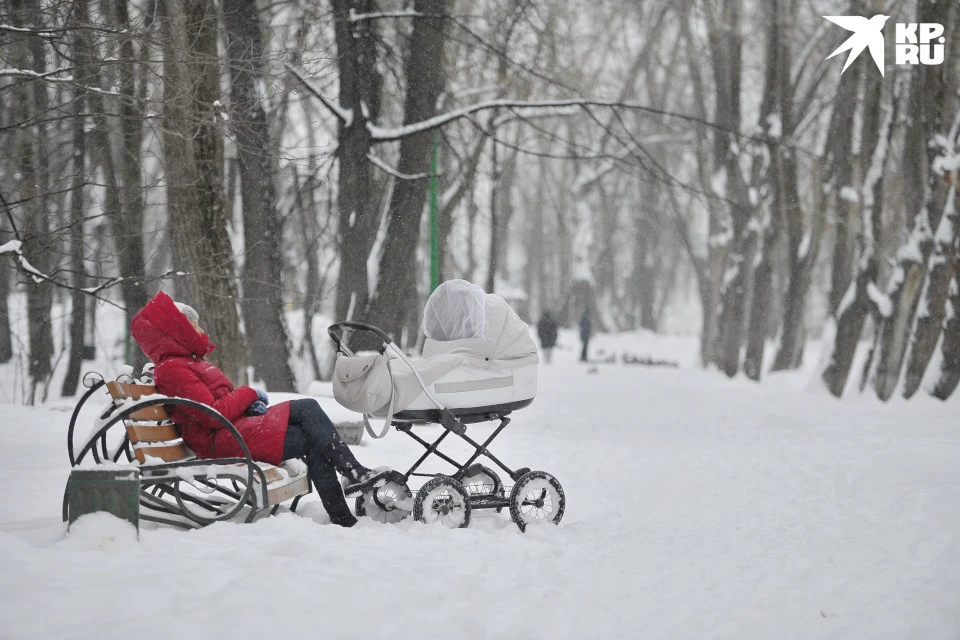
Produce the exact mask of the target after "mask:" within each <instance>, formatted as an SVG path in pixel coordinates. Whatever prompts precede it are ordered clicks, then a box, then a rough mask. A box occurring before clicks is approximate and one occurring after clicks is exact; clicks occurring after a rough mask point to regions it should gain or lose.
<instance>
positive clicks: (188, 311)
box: [173, 302, 200, 324]
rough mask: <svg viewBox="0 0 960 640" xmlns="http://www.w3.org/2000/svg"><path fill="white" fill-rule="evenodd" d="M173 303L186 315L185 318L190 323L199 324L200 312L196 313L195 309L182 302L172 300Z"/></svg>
mask: <svg viewBox="0 0 960 640" xmlns="http://www.w3.org/2000/svg"><path fill="white" fill-rule="evenodd" d="M173 304H175V305H176V306H177V309H180V312H181V313H182V314H183V315H185V316H187V320H189V321H190V322H191V324H200V314H199V313H197V310H196V309H194V308H193V307H191V306H190V305H188V304H183V303H182V302H174V303H173Z"/></svg>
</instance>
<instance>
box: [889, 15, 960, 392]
mask: <svg viewBox="0 0 960 640" xmlns="http://www.w3.org/2000/svg"><path fill="white" fill-rule="evenodd" d="M956 9H957V7H956V4H955V3H947V4H946V5H944V4H943V3H938V2H937V1H936V0H920V1H919V2H918V3H917V22H920V23H924V22H927V23H929V22H939V23H941V24H943V26H944V29H945V31H944V37H945V38H946V40H947V41H950V40H951V39H952V37H953V32H954V24H953V22H954V16H955V15H956V13H957V11H956ZM952 68H953V65H952V64H944V65H939V66H920V67H915V68H914V70H913V81H912V84H911V88H910V100H909V104H908V114H907V118H908V123H909V124H908V127H907V134H906V139H905V141H904V159H903V173H904V179H903V183H904V193H905V201H906V202H907V203H908V204H907V206H908V207H909V209H908V211H907V224H908V226H909V227H910V228H911V232H910V235H909V237H908V239H907V241H906V244H905V245H904V247H903V249H902V250H901V251H900V252H899V253H898V265H897V267H896V269H895V271H894V276H893V280H892V282H891V284H890V288H889V291H888V295H889V298H890V303H891V304H890V307H891V310H890V314H889V315H888V316H886V317H885V318H884V322H883V327H882V330H881V332H880V336H881V340H880V343H879V348H880V351H879V358H880V359H879V362H878V364H877V369H876V375H875V377H874V379H873V381H872V382H873V387H874V390H875V391H876V393H877V396H878V397H879V398H880V399H881V400H888V399H889V398H890V397H891V396H892V395H893V393H894V391H895V389H896V387H897V384H898V382H899V379H900V372H901V370H902V368H903V362H904V359H905V356H906V352H907V348H908V346H909V337H910V336H909V332H910V330H911V329H912V328H913V321H914V316H915V315H916V311H917V307H918V305H919V302H920V295H921V293H922V290H923V285H924V281H925V279H926V276H927V273H926V271H927V269H926V261H927V258H928V257H929V255H930V253H931V251H932V249H933V230H936V229H937V228H938V226H939V224H940V218H941V216H942V215H943V211H944V203H945V201H946V197H947V188H946V185H945V184H944V183H943V182H942V181H940V180H939V178H938V177H937V176H936V174H935V172H934V171H933V169H932V164H933V160H934V159H935V157H936V154H937V150H936V148H935V147H933V146H932V143H933V142H934V141H935V140H936V138H937V136H940V135H942V134H943V133H944V132H945V127H944V121H945V116H946V117H947V118H949V117H951V116H952V115H953V108H954V103H955V92H956V87H957V79H956V77H955V75H954V74H952V73H950V71H951V69H952Z"/></svg>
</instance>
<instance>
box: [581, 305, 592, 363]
mask: <svg viewBox="0 0 960 640" xmlns="http://www.w3.org/2000/svg"><path fill="white" fill-rule="evenodd" d="M580 342H581V343H582V344H583V349H582V350H581V351H580V362H586V361H587V347H588V346H590V307H587V308H586V309H584V311H583V315H582V316H580Z"/></svg>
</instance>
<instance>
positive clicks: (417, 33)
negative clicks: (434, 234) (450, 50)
mask: <svg viewBox="0 0 960 640" xmlns="http://www.w3.org/2000/svg"><path fill="white" fill-rule="evenodd" d="M447 8H448V1H447V0H417V1H416V2H415V3H414V10H415V11H416V12H417V13H419V14H425V15H427V16H445V15H446V13H447ZM446 29H447V21H446V20H445V19H444V18H443V17H419V18H414V23H413V34H412V36H411V40H410V53H409V57H408V58H407V63H406V65H405V66H406V70H405V76H406V78H407V82H406V89H407V95H406V100H405V104H404V123H405V124H409V123H413V122H420V121H423V120H427V119H429V118H432V117H433V116H434V115H436V113H437V99H438V98H439V96H440V92H441V91H443V87H444V84H445V82H446V72H445V68H444V56H443V48H444V43H445V40H446ZM433 136H434V134H433V132H432V131H425V132H422V133H416V134H413V135H409V136H405V137H404V138H402V139H401V140H400V160H399V163H398V170H399V172H400V173H402V174H405V175H415V174H424V173H429V170H430V151H431V148H432V144H433ZM427 187H428V182H427V181H426V180H423V179H418V180H398V181H397V183H396V184H395V185H394V188H393V194H392V196H391V198H390V204H389V206H388V209H387V216H388V220H389V222H388V224H389V226H388V229H387V234H386V240H385V241H384V245H383V253H382V255H381V258H380V281H379V282H378V283H377V289H376V292H375V293H374V295H373V298H372V299H371V300H370V308H369V311H368V313H367V316H366V317H367V320H368V321H369V322H371V323H372V324H374V325H376V326H378V327H380V328H381V329H383V330H384V331H386V332H387V333H392V335H393V336H394V337H396V338H399V337H400V335H401V332H402V330H403V326H404V322H405V321H406V320H407V318H406V314H405V313H398V310H403V309H407V304H409V303H410V302H411V301H415V300H417V289H416V275H415V274H416V262H415V259H416V252H415V251H414V250H413V247H415V246H416V244H417V238H418V236H419V233H420V220H421V218H422V214H423V209H424V203H425V202H426V196H427Z"/></svg>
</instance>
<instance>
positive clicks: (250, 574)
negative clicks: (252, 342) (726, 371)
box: [0, 352, 960, 640]
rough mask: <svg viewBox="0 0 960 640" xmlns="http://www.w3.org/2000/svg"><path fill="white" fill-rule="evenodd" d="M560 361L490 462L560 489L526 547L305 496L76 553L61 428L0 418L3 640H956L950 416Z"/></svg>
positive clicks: (957, 505)
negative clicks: (557, 502) (382, 518)
mask: <svg viewBox="0 0 960 640" xmlns="http://www.w3.org/2000/svg"><path fill="white" fill-rule="evenodd" d="M559 356H560V357H559V359H558V360H559V361H558V363H557V364H555V365H554V366H552V367H543V368H542V374H541V393H540V394H539V395H538V398H537V400H536V402H535V403H534V404H533V406H531V407H530V408H529V409H526V410H523V411H521V412H518V413H516V414H515V416H514V417H515V420H514V423H513V424H512V425H511V426H510V427H509V428H508V429H507V430H506V432H505V433H504V434H502V435H501V436H500V438H499V439H498V440H497V441H496V442H495V443H494V446H493V447H492V450H493V451H494V452H495V453H496V454H498V455H500V456H501V457H502V458H503V459H504V460H505V461H506V462H507V463H508V464H513V465H515V466H530V467H532V468H535V469H537V468H539V469H542V470H545V471H549V472H551V473H553V474H554V475H556V476H557V478H558V479H559V480H560V481H561V483H562V484H563V486H564V489H565V491H566V494H567V511H566V514H565V516H564V520H563V523H562V524H561V526H560V527H558V528H554V527H549V528H533V529H532V530H531V532H530V533H528V534H527V535H523V534H521V533H520V532H519V530H518V529H517V528H516V526H515V525H513V524H512V523H511V522H510V520H509V517H508V515H507V514H506V513H504V514H501V515H496V514H493V513H489V512H482V513H474V521H473V523H472V524H471V527H470V528H469V529H465V530H455V531H448V530H437V529H433V528H428V527H426V526H423V525H420V524H414V523H411V522H404V523H401V524H400V525H394V526H391V525H379V524H376V523H372V522H370V521H363V522H362V523H361V525H359V526H358V527H356V528H355V529H353V530H343V529H340V528H337V527H333V526H328V525H327V524H326V516H325V514H324V513H323V510H322V509H321V508H320V505H319V502H317V501H315V500H312V501H311V502H310V503H307V504H305V505H304V507H303V508H302V510H301V512H302V513H301V515H305V516H307V517H301V516H300V515H293V514H282V515H281V516H279V517H276V518H269V519H265V520H262V521H260V522H258V523H256V524H254V525H234V524H223V525H216V526H213V527H209V528H207V529H204V530H201V531H194V532H180V531H175V530H170V529H163V528H160V529H158V528H152V526H151V525H146V526H145V527H144V529H143V530H142V532H141V536H140V540H139V541H138V540H137V539H136V538H135V537H134V536H133V534H132V532H131V530H129V529H128V528H127V527H126V525H123V524H122V523H120V522H118V521H115V520H113V519H111V518H109V517H91V518H89V519H84V520H82V521H81V522H80V523H78V524H77V525H76V526H75V527H74V529H73V531H71V532H70V534H69V535H68V536H66V537H64V535H63V533H64V526H63V525H62V524H61V523H60V518H59V509H60V499H61V495H62V490H63V482H64V480H65V478H66V475H67V461H66V454H65V451H64V444H63V439H64V430H65V428H66V422H67V418H68V415H67V414H65V413H63V412H59V411H51V410H48V409H28V408H24V407H19V406H12V405H6V406H4V407H3V411H4V414H5V415H4V419H3V427H4V428H3V432H2V433H3V436H2V438H3V440H2V442H3V447H0V485H2V486H3V492H2V494H0V496H2V497H0V564H2V566H3V567H4V571H3V572H2V577H0V597H2V601H3V606H2V607H0V630H2V631H0V637H9V638H41V637H43V638H47V637H57V638H74V637H76V638H84V637H98V638H130V637H131V630H132V629H133V628H142V624H143V623H144V622H145V620H147V619H149V620H151V624H152V625H153V627H152V632H151V633H149V634H147V636H148V637H156V638H168V637H173V636H178V637H182V638H201V637H202V638H238V637H263V634H270V636H272V637H276V636H277V634H278V633H279V634H281V636H282V634H284V632H293V633H297V634H298V635H301V634H302V633H304V632H308V633H310V634H311V635H312V636H314V637H324V638H327V637H329V638H346V637H374V638H376V637H391V638H421V637H439V636H441V635H443V636H449V637H454V638H501V637H519V638H525V637H532V638H587V637H592V638H602V637H639V638H731V639H733V638H736V639H744V638H764V639H766V638H780V639H787V638H798V639H799V638H803V639H809V638H838V639H841V638H842V639H848V638H874V639H876V638H889V639H903V638H923V639H925V640H935V639H944V640H947V639H957V638H960V428H958V427H960V421H958V420H957V416H958V415H960V412H958V411H957V409H958V408H960V402H958V401H957V400H956V399H954V400H953V401H951V403H950V404H947V405H943V404H941V403H938V402H935V401H931V400H927V399H918V400H915V401H913V402H910V403H905V402H902V401H899V402H894V403H892V404H891V406H882V405H880V404H879V403H877V402H874V401H872V400H869V399H860V398H854V399H852V400H847V401H844V402H843V403H840V402H836V401H834V400H832V399H830V398H829V397H826V396H825V395H822V394H821V393H819V392H817V393H813V392H805V391H796V390H789V389H788V388H787V387H789V386H790V385H791V384H793V382H795V380H793V379H790V378H782V379H781V380H780V382H781V384H775V383H770V384H767V385H764V386H762V387H759V386H755V385H752V384H749V383H746V382H744V381H733V382H731V381H728V380H726V379H725V378H723V377H722V376H720V375H718V374H716V373H704V372H699V371H695V370H686V369H679V370H676V369H651V368H646V367H628V366H622V365H620V366H617V365H608V366H601V367H600V370H599V372H597V373H595V374H588V373H586V372H585V370H584V368H582V367H580V366H578V365H576V364H575V363H573V362H572V361H571V360H570V358H571V357H572V356H571V355H570V353H568V352H564V353H561V354H559ZM784 382H786V384H784ZM471 429H474V428H473V427H471ZM480 429H481V428H480V427H478V428H476V430H478V431H479V430H480ZM419 451H420V449H419V448H418V445H416V444H415V443H413V442H412V441H410V440H409V439H407V438H405V437H403V436H402V435H400V434H396V433H393V434H391V435H390V436H388V437H387V438H386V439H384V440H381V441H377V442H371V441H370V440H368V439H365V440H364V444H363V445H362V446H361V447H360V448H359V450H358V457H359V458H360V459H361V461H364V462H367V463H370V464H392V465H395V466H397V467H402V468H403V469H406V468H407V467H408V466H409V463H410V462H411V461H412V460H413V456H414V454H418V453H419ZM27 461H29V463H28V462H27ZM440 469H441V468H440V467H438V470H440ZM148 610H149V611H153V612H159V611H164V612H166V613H165V614H163V615H145V614H146V613H147V611H148Z"/></svg>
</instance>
